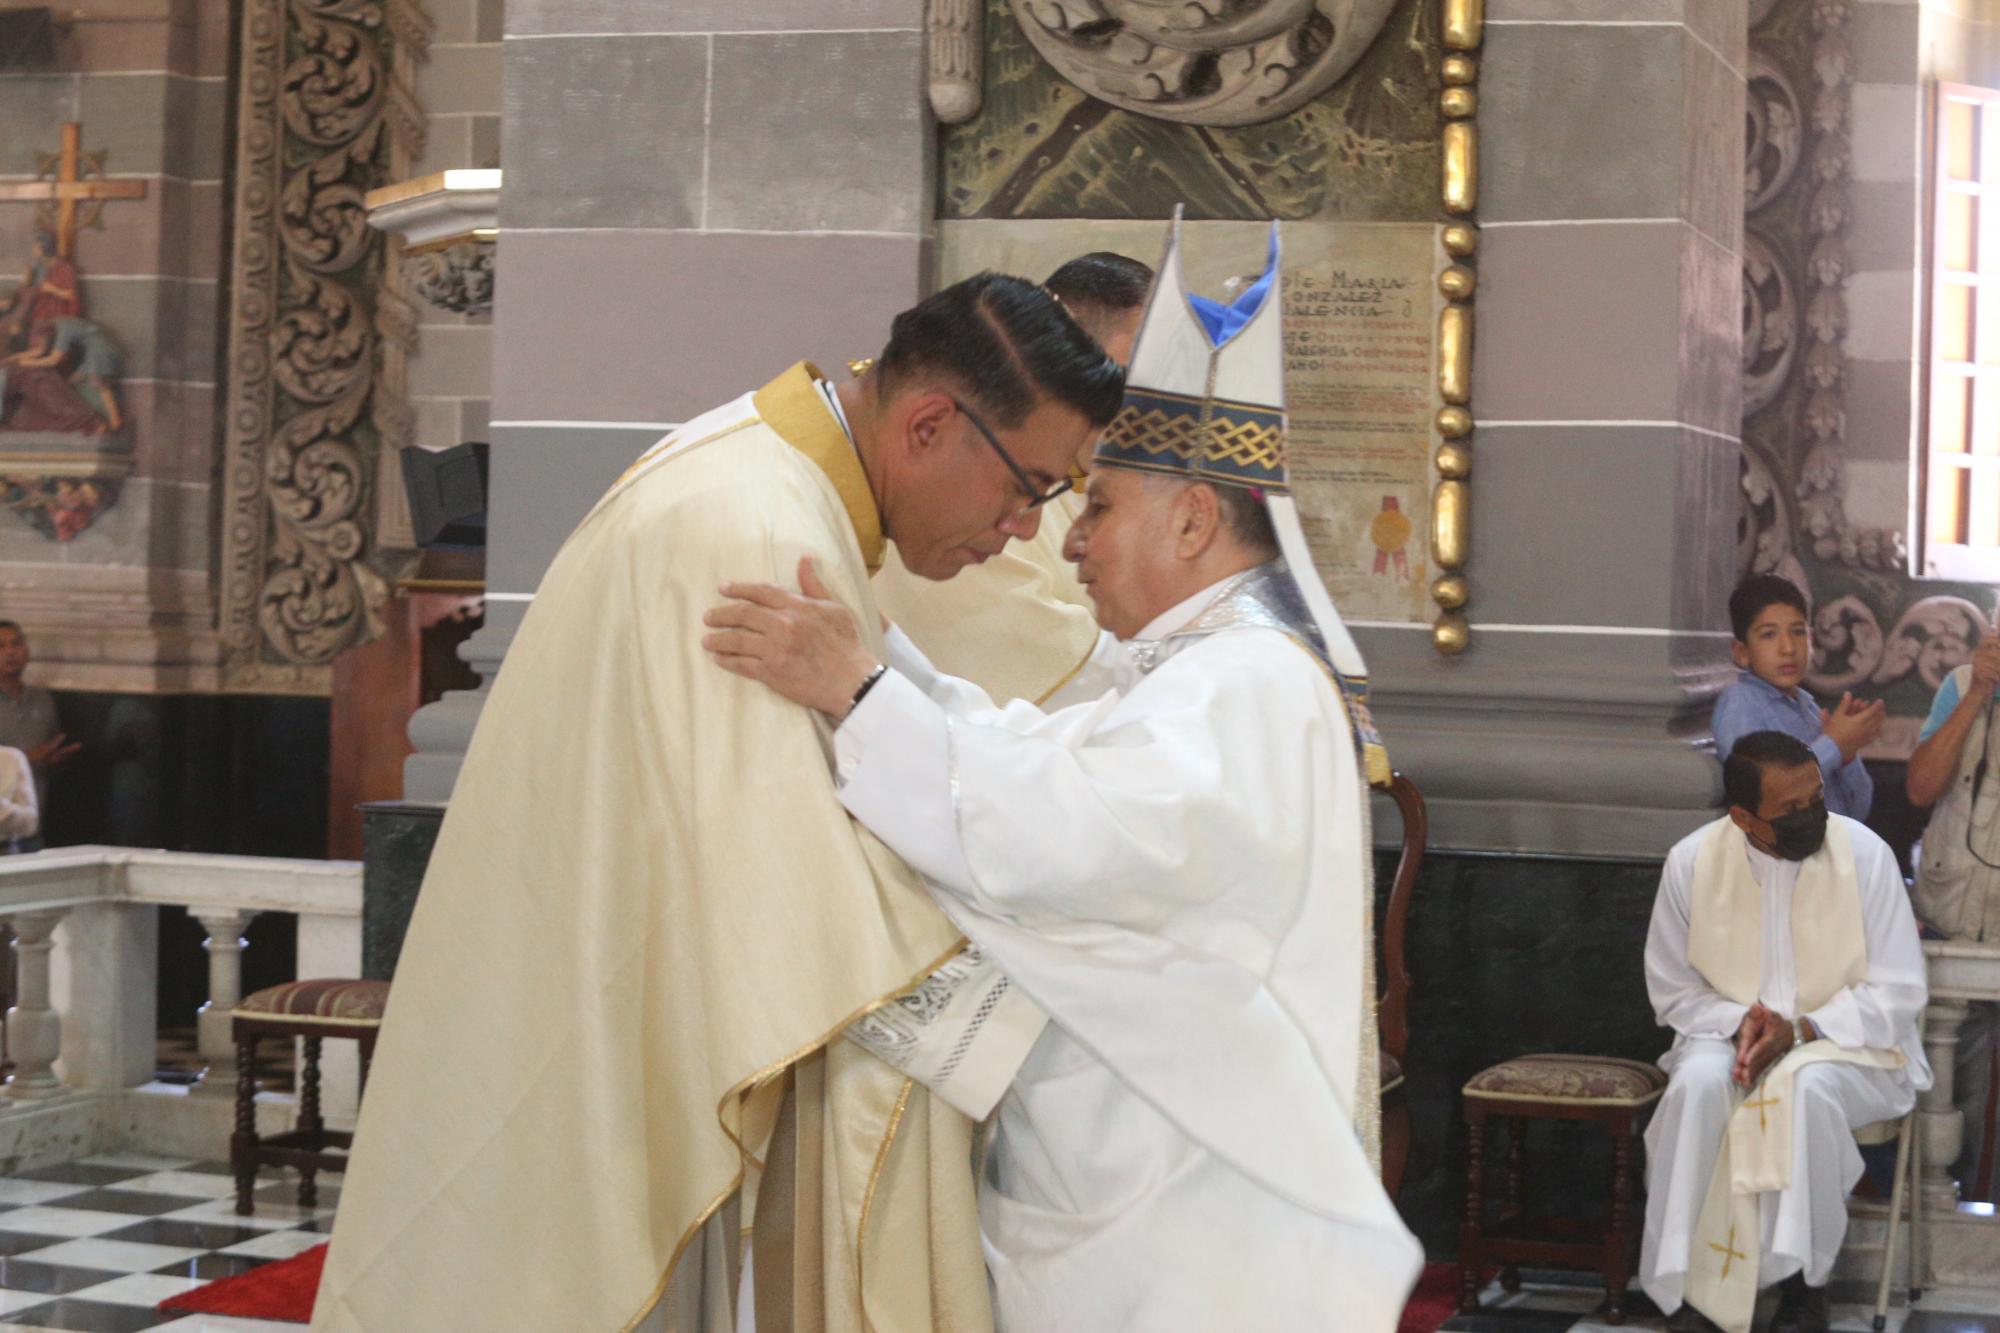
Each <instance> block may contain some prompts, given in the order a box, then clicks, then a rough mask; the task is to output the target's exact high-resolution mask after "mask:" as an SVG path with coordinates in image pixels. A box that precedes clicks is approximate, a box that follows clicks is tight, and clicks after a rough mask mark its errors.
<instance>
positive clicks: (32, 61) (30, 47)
mask: <svg viewBox="0 0 2000 1333" xmlns="http://www.w3.org/2000/svg"><path fill="white" fill-rule="evenodd" d="M55 63H56V25H55V20H54V19H52V18H50V17H49V7H48V6H47V5H31V6H27V7H25V8H23V7H14V8H8V9H0V70H33V69H53V68H54V67H55Z"/></svg>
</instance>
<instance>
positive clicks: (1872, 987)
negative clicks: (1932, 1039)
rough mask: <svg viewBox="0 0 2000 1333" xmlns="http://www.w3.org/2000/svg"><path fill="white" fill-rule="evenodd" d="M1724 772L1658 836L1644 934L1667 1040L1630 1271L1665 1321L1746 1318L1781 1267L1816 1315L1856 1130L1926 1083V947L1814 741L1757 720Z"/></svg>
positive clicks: (1883, 851)
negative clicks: (1691, 818) (1715, 803)
mask: <svg viewBox="0 0 2000 1333" xmlns="http://www.w3.org/2000/svg"><path fill="white" fill-rule="evenodd" d="M1723 776H1724V785H1725V790H1726V793H1727V799H1728V800H1729V802H1730V810H1729V813H1728V814H1727V815H1725V816H1724V817H1723V818H1721V819H1718V820H1716V821H1715V822H1714V823H1712V824H1709V825H1707V826H1706V827H1704V828H1701V829H1698V830H1696V831H1695V832H1694V833H1691V834H1689V835H1688V836H1687V837H1686V838H1684V839H1682V840H1681V841H1680V843H1679V844H1677V845H1676V846H1675V847H1674V849H1673V850H1672V851H1671V852H1670V853H1668V856H1667V863H1666V868H1665V871H1664V872H1663V874H1662V875H1661V879H1660V891H1659V896H1658V898H1657V899H1656V900H1655V903H1654V907H1653V921H1652V927H1651V930H1650V932H1649V934H1648V935H1647V939H1646V959H1645V962H1646V989H1647V992H1648V994H1649V995H1650V996H1651V997H1652V1001H1653V1012H1654V1013H1655V1014H1656V1015H1657V1016H1658V1018H1659V1020H1660V1022H1661V1023H1662V1024H1663V1025H1665V1026H1667V1027H1670V1028H1672V1029H1673V1030H1674V1044H1673V1048H1672V1049H1671V1050H1669V1051H1668V1052H1667V1053H1666V1055H1664V1056H1663V1057H1661V1059H1660V1067H1661V1068H1662V1069H1664V1070H1666V1071H1667V1072H1668V1075H1669V1082H1668V1085H1667V1091H1666V1093H1665V1095H1664V1096H1663V1097H1662V1098H1661V1100H1660V1104H1659V1107H1658V1109H1657V1110H1655V1112H1654V1113H1653V1120H1652V1123H1651V1124H1650V1125H1649V1126H1648V1127H1647V1130H1646V1185H1647V1199H1646V1231H1645V1240H1644V1245H1643V1249H1642V1253H1641V1259H1640V1283H1641V1285H1643V1286H1644V1287H1645V1289H1646V1293H1647V1294H1648V1295H1649V1296H1651V1297H1652V1298H1653V1300H1654V1301H1655V1302H1656V1303H1657V1304H1658V1305H1659V1306H1660V1308H1661V1309H1662V1310H1665V1311H1668V1312H1669V1313H1670V1314H1673V1315H1674V1316H1675V1319H1676V1322H1675V1323H1674V1324H1673V1325H1672V1326H1673V1327H1675V1328H1694V1329H1700V1328H1704V1327H1719V1328H1722V1329H1725V1330H1728V1333H1747V1330H1748V1329H1749V1327H1750V1321H1751V1316H1752V1314H1753V1312H1754V1308H1755V1305H1756V1299H1757V1291H1758V1289H1759V1288H1760V1287H1764V1286H1770V1285H1772V1284H1774V1283H1779V1282H1784V1283H1785V1285H1786V1290H1785V1292H1784V1296H1783V1303H1784V1308H1785V1309H1786V1310H1787V1311H1788V1312H1789V1316H1790V1318H1792V1319H1793V1321H1794V1326H1795V1327H1797V1328H1799V1329H1802V1330H1808V1331H1809V1330H1813V1329H1821V1330H1823V1329H1825V1328H1826V1326H1827V1325H1826V1283H1827V1278H1828V1276H1829V1274H1830V1273H1831V1271H1832V1269H1833V1261H1834V1258H1835V1256H1836V1255H1837V1254H1839V1252H1840V1244H1841V1239H1842V1237H1843V1236H1845V1235H1846V1231H1847V1194H1848V1191H1849V1190H1850V1189H1852V1188H1853V1187H1854V1183H1855V1182H1856V1181H1857V1180H1859V1179H1860V1178H1861V1171H1862V1162H1861V1155H1860V1153H1859V1151H1858V1150H1857V1149H1856V1147H1855V1143H1854V1134H1853V1131H1854V1130H1855V1129H1856V1128H1859V1127H1861V1126H1864V1125H1870V1124H1875V1123H1878V1122H1881V1121H1885V1120H1893V1119H1896V1118H1897V1117H1899V1116H1901V1115H1903V1114H1904V1113H1905V1112H1907V1111H1908V1110H1909V1109H1910V1107H1911V1106H1912V1105H1914V1104H1915V1100H1916V1095H1917V1093H1918V1092H1920V1091H1921V1090H1923V1089H1924V1088H1927V1087H1929V1086H1930V1083H1931V1072H1930V1066H1929V1065H1928V1064H1927V1063H1926V1062H1925V1059H1924V1052H1923V1046H1922V1044H1921V1043H1920V1042H1919V1041H1918V1039H1917V1019H1918V1017H1919V1015H1920V1014H1921V1013H1922V1011H1923V1007H1924V1004H1925V1002H1926V999H1927V994H1928V992H1927V988H1926V984H1925V976H1924V958H1923V950H1922V946H1921V945H1920V944H1919V943H1918V939H1917V923H1916V918H1915V916H1914V915H1913V914H1912V912H1911V910H1910V902H1909V894H1908V892H1907V890H1906V889H1905V888H1904V886H1903V878H1902V875H1901V873H1900V872H1899V871H1898V869H1897V866H1896V858H1895V855H1894V853H1892V852H1891V851H1890V850H1889V848H1888V846H1887V845H1886V844H1884V843H1883V841H1882V840H1881V839H1880V838H1878V837H1877V836H1875V834H1874V833H1872V832H1870V831H1869V830H1868V828H1867V827H1865V826H1864V825H1862V824H1860V823H1857V822H1856V821H1854V820H1851V819H1848V818H1845V817H1844V816H1840V815H1831V816H1829V815H1828V814H1827V811H1826V804H1825V797H1824V794H1823V792H1822V791H1821V789H1820V771H1819V765H1818V762H1817V761H1816V760H1815V758H1814V756H1813V753H1812V751H1811V750H1809V749H1808V748H1806V746H1805V745H1803V744H1802V743H1800V742H1799V741H1797V740H1794V739H1792V738H1791V737H1789V736H1786V735H1783V734H1782V733H1779V732H1753V733H1751V734H1750V735H1748V736H1745V737H1744V738H1743V739H1741V740H1740V741H1738V742H1737V744H1736V748H1735V749H1734V750H1733V751H1732V752H1731V754H1730V755H1729V756H1728V757H1727V759H1726V760H1725V763H1724V769H1723ZM1683 1301H1685V1302H1686V1305H1687V1306H1688V1307H1689V1308H1688V1309H1685V1310H1683V1309H1682V1308H1681V1307H1682V1303H1683ZM1677 1311H1678V1313H1676V1312H1677Z"/></svg>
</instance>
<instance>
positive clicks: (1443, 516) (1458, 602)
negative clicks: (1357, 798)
mask: <svg viewBox="0 0 2000 1333" xmlns="http://www.w3.org/2000/svg"><path fill="white" fill-rule="evenodd" d="M1440 24H1441V27H1442V37H1443V41H1444V48H1445V57H1444V59H1443V61H1441V62H1440V64H1439V75H1440V78H1441V80H1442V82H1443V84H1444V87H1443V89H1442V90H1441V91H1440V92H1439V94H1438V110H1439V111H1440V112H1442V113H1443V115H1444V144H1443V147H1444V171H1443V179H1442V180H1441V181H1440V182H1439V194H1440V202H1441V203H1442V204H1443V206H1444V211H1445V213H1446V214H1448V215H1449V216H1450V217H1452V218H1453V219H1454V221H1451V222H1448V223H1446V224H1445V226H1444V228H1443V229H1442V231H1441V232H1440V234H1439V237H1438V240H1439V244H1440V245H1441V246H1442V247H1443V249H1444V252H1445V254H1446V255H1447V256H1449V258H1450V261H1451V262H1449V263H1447V264H1446V265H1445V267H1444V270H1443V271H1442V272H1440V273H1439V274H1438V280H1437V281H1438V294H1439V295H1440V296H1442V297H1443V298H1444V302H1445V303H1444V306H1443V308H1441V309H1440V310H1439V311H1438V334H1437V359H1438V364H1437V381H1438V397H1439V398H1441V399H1443V400H1444V403H1445V406H1444V408H1443V409H1442V410H1440V411H1439V412H1438V415H1437V430H1438V434H1439V435H1441V436H1442V437H1444V442H1443V443H1442V444H1440V445H1439V446H1438V449H1437V455H1436V459H1435V463H1436V467H1437V475H1438V481H1437V484H1436V486H1435V487H1434V489H1433V490H1432V492H1431V555H1432V557H1433V558H1434V559H1435V560H1436V561H1437V564H1438V568H1439V570H1440V571H1441V572H1440V574H1439V575H1438V577H1437V578H1436V579H1435V580H1433V581H1432V583H1431V600H1432V601H1433V602H1435V603H1436V604H1437V607H1438V617H1437V620H1436V621H1434V622H1433V623H1432V625H1431V643H1432V645H1433V646H1434V647H1435V648H1436V649H1437V650H1438V651H1439V652H1440V653H1443V654H1445V655H1446V656H1455V655H1456V654H1459V653H1462V652H1464V651H1465V650H1466V649H1467V648H1468V647H1470V646H1471V643H1472V624H1471V622H1470V621H1469V620H1468V619H1467V618H1466V614H1465V606H1466V603H1467V602H1469V601H1470V600H1471V598H1472V589H1471V586H1470V584H1468V583H1467V581H1466V577H1465V572H1464V570H1465V564H1466V561H1467V560H1468V559H1469V558H1470V557H1471V554H1472V483H1471V477H1472V443H1471V437H1472V427H1473V418H1472V409H1471V403H1472V324H1473V318H1472V311H1473V307H1472V299H1473V294H1474V292H1475V291H1476V290H1477V288H1478V285H1479V282H1478V275H1477V273H1476V272H1475V271H1474V269H1473V266H1472V264H1471V263H1470V262H1468V261H1470V260H1472V259H1473V257H1474V256H1475V254H1476V253H1477V252H1478V249H1479V233H1478V229H1477V228H1476V227H1475V226H1474V225H1473V222H1472V214H1473V213H1474V212H1475V210H1477V208H1478V207H1479V128H1478V125H1477V123H1476V121H1475V117H1476V116H1477V115H1478V113H1479V89H1478V83H1479V56H1478V51H1479V44H1480V42H1481V41H1483V40H1484V38H1485V35H1486V7H1485V2H1484V0H1444V5H1443V9H1442V11H1441V14H1440Z"/></svg>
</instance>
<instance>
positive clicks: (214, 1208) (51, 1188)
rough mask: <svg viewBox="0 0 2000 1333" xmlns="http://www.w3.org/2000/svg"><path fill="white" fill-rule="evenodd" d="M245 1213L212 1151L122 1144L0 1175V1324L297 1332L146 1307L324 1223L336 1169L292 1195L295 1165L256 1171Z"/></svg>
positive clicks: (5, 1327)
mask: <svg viewBox="0 0 2000 1333" xmlns="http://www.w3.org/2000/svg"><path fill="white" fill-rule="evenodd" d="M262 1179H264V1181H265V1183H264V1184H263V1185H262V1186H261V1187H260V1188H259V1189H258V1191H257V1211H256V1213H255V1214H254V1215H253V1216H251V1217H238V1216H237V1215H236V1212H235V1200H234V1192H235V1184H234V1182H233V1181H232V1180H231V1179H230V1177H229V1174H228V1168H227V1167H226V1166H224V1165H223V1164H221V1163H219V1162H194V1161H188V1160H186V1159H181V1158H168V1157H146V1156H140V1155H133V1154H124V1155H117V1156H109V1157H92V1158H86V1159H85V1160H83V1161H81V1162H73V1163H71V1164H69V1165H67V1166H54V1167H46V1168H43V1169H40V1170H33V1171H24V1172H22V1173H20V1174H19V1175H14V1176H7V1177H4V1178H0V1333H8V1331H9V1330H15V1329H28V1328H67V1329H79V1330H91V1331H93V1333H129V1331H130V1330H135V1329H173V1330H175V1331H176V1333H300V1328H301V1326H300V1325H298V1324H281V1323H272V1322H269V1321H266V1320H260V1319H232V1318H223V1317H220V1316H217V1315H170V1314H162V1313H160V1311H159V1310H157V1309H156V1308H155V1307H156V1306H157V1305H158V1304H159V1302H161V1301H163V1300H165V1299H166V1298H167V1297H169V1296H175V1295H179V1294H180V1293H181V1292H184V1291H189V1290H191V1289H193V1288H195V1287H199V1286H202V1285H203V1284H205V1283H208V1282H213V1281H214V1280H215V1279H217V1278H222V1277H232V1276H234V1275H235V1274H237V1273H243V1272H247V1271H249V1270H250V1269H252V1268H256V1267H258V1266H259V1265H262V1264H267V1263H270V1262H272V1261H273V1260H276V1259H287V1258H290V1257H291V1256H292V1255H295V1254H297V1253H299V1252H300V1251H301V1250H309V1249H311V1248H312V1247H313V1246H315V1245H318V1244H320V1243H321V1242H322V1241H324V1240H325V1239H326V1238H327V1236H326V1233H327V1232H329V1231H330V1230H331V1229H332V1227H333V1205H334V1202H335V1200H336V1199H337V1198H338V1196H339V1180H340V1177H339V1176H331V1177H322V1178H321V1181H320V1206H319V1207H318V1208H316V1209H314V1210H312V1211H310V1212H307V1211H304V1210H301V1209H300V1208H299V1207H298V1206H297V1198H298V1192H297V1191H298V1186H297V1179H298V1178H297V1176H295V1175H293V1174H292V1173H290V1172H284V1173H276V1172H269V1171H267V1172H265V1173H264V1176H263V1177H262Z"/></svg>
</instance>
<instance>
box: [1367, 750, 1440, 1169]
mask: <svg viewBox="0 0 2000 1333" xmlns="http://www.w3.org/2000/svg"><path fill="white" fill-rule="evenodd" d="M1388 791H1389V795H1390V797H1391V798H1392V799H1393V800H1394V801H1395V802H1396V812H1397V813H1398V814H1399V815H1401V816H1402V817H1403V852H1402V855H1401V856H1400V857H1398V858H1397V860H1396V878H1395V880H1394V881H1393V882H1392V883H1391V884H1390V886H1389V906H1388V910H1387V911H1386V912H1384V913H1383V917H1382V932H1381V934H1382V975H1381V981H1380V985H1381V991H1382V994H1381V1000H1380V1003H1379V1005H1378V1006H1377V1008H1376V1023H1377V1025H1378V1027H1379V1029H1380V1032H1379V1036H1380V1038H1381V1042H1382V1185H1383V1187H1384V1188H1385V1189H1387V1190H1388V1191H1389V1197H1390V1198H1392V1199H1393V1198H1395V1197H1396V1192H1397V1191H1398V1190H1400V1189H1401V1188H1402V1186H1403V1170H1404V1168H1405V1167H1407V1166H1408V1165H1409V1161H1410V1101H1409V1096H1408V1093H1407V1091H1406V1090H1405V1087H1404V1083H1405V1078H1406V1076H1405V1074H1404V1072H1403V1062H1404V1059H1405V1057H1406V1056H1407V1055H1408V1053H1409V1045H1410V970H1409V968H1408V966H1407V965H1406V964H1405V961H1404V957H1403V941H1404V938H1405V934H1404V932H1405V927H1406V926H1407V925H1408V923H1409V918H1410V899H1411V898H1412V897H1413V896H1414V895H1415V893H1416V887H1417V872H1418V871H1420V870H1421V869H1423V864H1424V847H1425V845H1426V844H1427V843H1428V842H1429V840H1430V815H1429V814H1428V813H1427V812H1426V811H1425V809H1424V798H1423V793H1421V792H1419V791H1418V790H1417V784H1416V783H1414V782H1412V781H1410V780H1409V779H1408V778H1406V777H1404V776H1403V775H1402V774H1401V773H1398V774H1396V775H1394V776H1393V777H1392V778H1391V779H1390V781H1389V787H1388Z"/></svg>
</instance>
